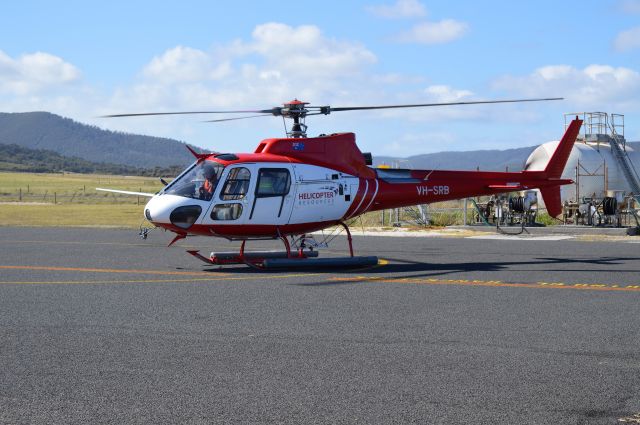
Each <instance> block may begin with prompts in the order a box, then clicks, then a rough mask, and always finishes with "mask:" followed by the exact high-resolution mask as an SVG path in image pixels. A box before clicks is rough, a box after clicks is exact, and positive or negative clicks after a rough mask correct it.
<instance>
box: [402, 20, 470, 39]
mask: <svg viewBox="0 0 640 425" xmlns="http://www.w3.org/2000/svg"><path fill="white" fill-rule="evenodd" d="M468 30H469V26H468V25H467V24H466V23H464V22H460V21H456V20H454V19H444V20H442V21H438V22H422V23H420V24H417V25H415V26H414V27H413V28H411V29H410V30H409V31H406V32H403V33H401V34H399V35H398V36H396V40H397V41H399V42H402V43H420V44H443V43H449V42H451V41H454V40H457V39H459V38H461V37H462V36H463V35H465V34H466V33H467V31H468Z"/></svg>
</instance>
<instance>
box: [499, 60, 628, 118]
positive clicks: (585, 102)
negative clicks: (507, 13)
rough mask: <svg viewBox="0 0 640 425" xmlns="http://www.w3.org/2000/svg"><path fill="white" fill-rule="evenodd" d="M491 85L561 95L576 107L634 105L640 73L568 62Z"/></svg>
mask: <svg viewBox="0 0 640 425" xmlns="http://www.w3.org/2000/svg"><path fill="white" fill-rule="evenodd" d="M493 86H494V88H496V89H499V90H507V91H513V92H517V93H520V94H524V95H526V96H541V97H547V96H553V97H555V96H561V97H565V98H566V99H567V101H568V102H569V103H571V104H572V105H573V106H574V107H578V108H581V109H582V108H598V110H600V109H603V108H605V107H610V108H621V109H622V108H628V107H634V106H637V105H638V100H637V99H638V98H639V97H640V73H639V72H638V71H635V70H633V69H629V68H624V67H618V68H614V67H612V66H608V65H589V66H587V67H585V68H584V69H577V68H574V67H572V66H569V65H550V66H545V67H542V68H538V69H536V70H535V71H534V72H532V73H531V74H529V75H526V76H520V77H518V76H504V77H501V78H499V79H497V80H496V81H495V82H494V84H493Z"/></svg>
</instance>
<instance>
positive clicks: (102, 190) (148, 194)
mask: <svg viewBox="0 0 640 425" xmlns="http://www.w3.org/2000/svg"><path fill="white" fill-rule="evenodd" d="M96 190H99V191H101V192H112V193H122V194H123V195H132V196H146V197H147V198H153V197H154V196H156V194H155V193H145V192H130V191H128V190H115V189H102V188H100V187H96Z"/></svg>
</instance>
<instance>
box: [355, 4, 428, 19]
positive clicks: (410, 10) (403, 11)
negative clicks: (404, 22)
mask: <svg viewBox="0 0 640 425" xmlns="http://www.w3.org/2000/svg"><path fill="white" fill-rule="evenodd" d="M367 11H369V12H370V13H372V14H374V15H375V16H379V17H381V18H387V19H397V18H419V17H422V16H426V15H427V9H426V8H425V7H424V5H423V4H422V3H420V2H419V1H418V0H397V1H396V2H395V3H394V4H392V5H384V4H381V5H375V6H368V7H367Z"/></svg>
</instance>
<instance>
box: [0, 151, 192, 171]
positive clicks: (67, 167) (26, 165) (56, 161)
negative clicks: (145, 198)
mask: <svg viewBox="0 0 640 425" xmlns="http://www.w3.org/2000/svg"><path fill="white" fill-rule="evenodd" d="M0 171H19V172H31V173H58V172H62V171H65V172H72V173H84V174H86V173H97V174H118V175H128V176H157V177H175V176H177V175H178V174H179V173H180V171H182V166H173V167H153V168H139V167H134V166H132V165H123V164H109V163H104V162H92V161H87V160H85V159H82V158H78V157H68V156H62V155H60V154H59V153H56V152H53V151H48V150H44V149H29V148H24V147H22V146H18V145H2V144H0Z"/></svg>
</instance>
